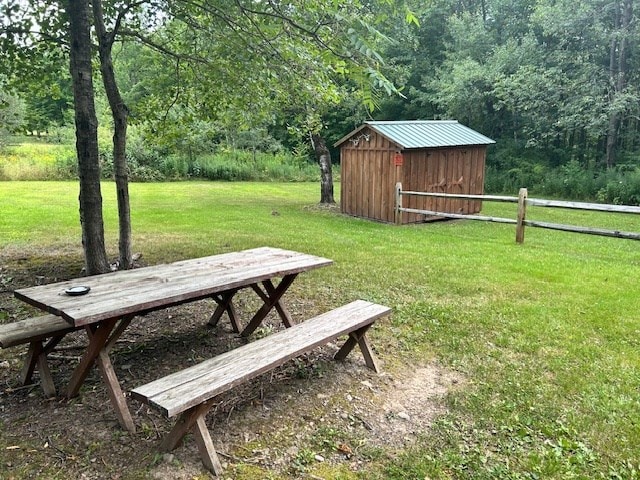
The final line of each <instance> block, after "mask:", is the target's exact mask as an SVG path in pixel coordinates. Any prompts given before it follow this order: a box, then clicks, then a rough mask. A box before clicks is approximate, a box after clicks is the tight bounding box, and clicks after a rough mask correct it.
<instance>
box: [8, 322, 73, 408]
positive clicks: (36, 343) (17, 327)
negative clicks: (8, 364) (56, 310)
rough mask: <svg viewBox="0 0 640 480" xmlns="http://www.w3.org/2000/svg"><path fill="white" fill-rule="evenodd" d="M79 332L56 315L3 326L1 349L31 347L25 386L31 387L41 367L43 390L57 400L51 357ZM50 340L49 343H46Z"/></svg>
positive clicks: (22, 377) (24, 368)
mask: <svg viewBox="0 0 640 480" xmlns="http://www.w3.org/2000/svg"><path fill="white" fill-rule="evenodd" d="M76 329H77V327H74V326H73V325H71V324H70V323H69V322H67V321H66V320H64V319H63V318H61V317H58V316H56V315H42V316H40V317H34V318H27V319H25V320H20V321H17V322H12V323H7V324H3V325H0V347H2V348H8V347H15V346H17V345H23V344H25V343H28V344H29V351H28V353H27V357H26V359H25V362H24V366H23V368H22V372H21V375H20V381H21V383H22V385H27V384H28V383H30V382H31V381H32V378H33V373H34V371H35V369H36V367H37V368H38V372H39V373H40V384H41V385H42V389H43V390H44V393H45V394H46V395H47V396H49V397H52V396H55V394H56V389H55V386H54V384H53V379H52V378H51V372H50V371H49V366H48V364H47V355H48V354H49V353H50V352H51V351H52V350H53V349H54V348H55V346H56V345H57V344H58V343H59V342H60V340H62V338H63V337H64V336H65V335H66V334H67V333H69V332H73V331H74V330H76ZM47 339H49V341H48V342H46V343H45V340H47Z"/></svg>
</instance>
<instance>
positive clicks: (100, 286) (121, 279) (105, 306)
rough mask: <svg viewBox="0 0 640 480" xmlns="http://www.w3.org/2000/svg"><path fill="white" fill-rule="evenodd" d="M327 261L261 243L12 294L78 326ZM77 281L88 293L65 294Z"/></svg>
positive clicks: (303, 268) (213, 292) (287, 273)
mask: <svg viewBox="0 0 640 480" xmlns="http://www.w3.org/2000/svg"><path fill="white" fill-rule="evenodd" d="M331 263H332V261H331V260H329V259H326V258H322V257H316V256H313V255H308V254H303V253H298V252H292V251H288V250H281V249H274V248H268V247H264V248H259V249H253V250H246V251H243V252H236V253H233V254H223V255H214V256H212V257H205V258H200V259H193V260H185V261H180V262H175V263H173V264H168V265H158V266H155V267H146V268H140V269H134V270H127V271H122V272H115V273H108V274H104V275H95V276H92V277H87V278H82V279H76V280H73V281H69V282H61V283H57V284H52V285H44V286H38V287H31V288H26V289H20V290H17V291H16V292H15V296H16V297H17V298H19V299H21V300H24V301H25V302H27V303H30V304H32V305H34V306H36V307H39V308H42V309H44V310H47V311H49V312H51V313H54V314H56V315H60V316H62V317H63V318H65V319H66V320H68V321H69V322H70V323H72V324H73V325H75V326H82V325H86V324H90V323H95V322H99V321H103V320H112V319H115V318H120V317H123V316H126V315H129V314H132V313H135V314H141V313H145V312H150V311H153V310H157V309H161V308H166V307H169V306H173V305H179V304H181V303H185V302H189V301H194V300H198V299H202V298H207V297H211V296H212V295H214V294H216V293H220V292H223V291H227V290H230V289H233V288H244V287H247V286H249V285H251V284H254V283H259V282H263V281H265V280H269V279H271V278H274V277H284V276H285V275H291V274H294V273H301V272H304V271H307V270H311V269H315V268H319V267H323V266H326V265H329V264H331ZM78 283H82V284H84V285H87V286H89V287H91V291H90V292H89V294H87V295H86V296H82V297H70V296H67V295H64V294H63V292H64V289H65V288H68V287H69V286H71V285H73V284H76V285H77V284H78Z"/></svg>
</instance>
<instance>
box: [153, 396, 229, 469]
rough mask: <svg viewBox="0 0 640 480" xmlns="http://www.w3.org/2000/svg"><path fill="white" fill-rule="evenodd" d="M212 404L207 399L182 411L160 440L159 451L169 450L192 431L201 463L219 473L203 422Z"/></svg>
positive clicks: (218, 466) (219, 466)
mask: <svg viewBox="0 0 640 480" xmlns="http://www.w3.org/2000/svg"><path fill="white" fill-rule="evenodd" d="M212 405H213V402H212V401H209V402H205V403H202V404H200V405H197V406H195V407H193V408H191V409H189V410H186V411H185V412H183V413H182V414H181V415H180V417H178V420H177V421H176V423H175V425H174V426H173V428H172V429H171V431H170V432H169V433H168V434H167V435H166V436H165V437H164V439H163V440H162V443H161V444H160V447H159V450H160V451H161V452H171V451H172V450H174V449H175V448H176V447H177V446H178V445H180V442H181V441H182V439H183V438H184V436H185V435H186V434H187V433H189V432H190V431H193V433H194V434H195V440H196V443H197V445H198V451H199V452H200V458H201V459H202V463H204V466H205V467H207V469H208V470H209V471H211V472H213V473H214V474H215V475H221V474H222V465H221V464H220V460H219V459H218V454H217V453H216V450H215V448H214V447H213V442H212V441H211V435H209V430H208V429H207V424H206V422H205V416H206V415H207V412H208V411H209V409H211V406H212Z"/></svg>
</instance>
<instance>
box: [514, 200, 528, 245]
mask: <svg viewBox="0 0 640 480" xmlns="http://www.w3.org/2000/svg"><path fill="white" fill-rule="evenodd" d="M527 195H528V192H527V189H526V188H521V189H520V191H519V192H518V219H517V223H516V242H517V243H524V220H525V218H526V216H527Z"/></svg>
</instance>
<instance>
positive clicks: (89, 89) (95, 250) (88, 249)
mask: <svg viewBox="0 0 640 480" xmlns="http://www.w3.org/2000/svg"><path fill="white" fill-rule="evenodd" d="M65 6H66V9H67V15H68V16H69V27H70V28H69V45H70V70H71V78H72V82H73V103H74V110H75V123H76V152H77V155H78V173H79V176H80V197H79V200H80V224H81V226H82V246H83V248H84V258H85V268H86V273H87V275H95V274H98V273H104V272H107V271H108V270H109V261H108V259H107V253H106V250H105V245H104V223H103V219H102V194H101V191H100V163H99V160H98V119H97V117H96V110H95V105H94V91H93V81H92V67H91V60H92V58H91V25H90V22H89V3H88V1H87V0H67V2H66V4H65Z"/></svg>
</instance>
